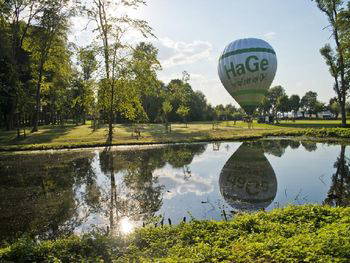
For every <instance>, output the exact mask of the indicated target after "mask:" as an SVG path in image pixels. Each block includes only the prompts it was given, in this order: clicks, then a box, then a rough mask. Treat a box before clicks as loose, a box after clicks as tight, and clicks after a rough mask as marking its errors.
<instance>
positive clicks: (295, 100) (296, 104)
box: [289, 95, 300, 114]
mask: <svg viewBox="0 0 350 263" xmlns="http://www.w3.org/2000/svg"><path fill="white" fill-rule="evenodd" d="M289 105H290V110H292V111H293V112H294V114H296V113H297V112H298V111H299V108H300V97H299V96H298V95H291V96H290V98H289Z"/></svg>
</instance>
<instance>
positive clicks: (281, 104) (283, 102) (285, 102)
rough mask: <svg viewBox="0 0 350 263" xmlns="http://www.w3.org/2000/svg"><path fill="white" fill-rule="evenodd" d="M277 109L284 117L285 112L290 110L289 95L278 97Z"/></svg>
mask: <svg viewBox="0 0 350 263" xmlns="http://www.w3.org/2000/svg"><path fill="white" fill-rule="evenodd" d="M276 110H278V111H280V112H282V114H283V117H284V113H285V112H289V111H290V104H289V98H288V96H287V95H283V96H280V97H278V98H277V103H276Z"/></svg>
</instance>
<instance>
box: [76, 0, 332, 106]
mask: <svg viewBox="0 0 350 263" xmlns="http://www.w3.org/2000/svg"><path fill="white" fill-rule="evenodd" d="M133 15H136V16H138V17H140V18H142V19H145V20H146V21H148V23H149V25H150V26H151V27H152V28H153V33H154V34H155V35H156V37H157V39H149V41H151V42H152V43H153V44H154V45H155V46H156V47H157V48H158V49H159V60H160V62H161V64H162V67H163V70H162V71H161V72H159V73H158V76H159V78H160V79H161V80H162V81H164V82H165V83H168V82H169V81H170V80H171V79H173V78H181V76H182V72H183V71H185V70H186V71H187V72H188V73H189V74H190V75H191V80H190V84H191V85H192V88H193V89H194V90H199V91H202V92H203V93H204V94H205V95H206V97H207V100H208V102H210V103H211V104H212V105H217V104H228V103H233V104H235V102H234V99H233V98H232V97H231V96H230V95H229V94H228V93H227V91H226V90H225V89H224V87H223V86H222V84H221V82H220V80H219V77H218V74H217V63H218V58H219V56H220V54H221V52H222V51H223V49H224V48H225V46H226V45H228V44H229V43H230V42H232V41H234V40H237V39H240V38H246V37H255V38H261V39H264V40H266V41H268V42H269V43H270V44H271V45H272V47H273V48H274V49H275V51H276V53H277V59H278V69H277V74H276V78H275V80H274V82H273V84H272V85H273V86H274V85H281V86H283V87H284V88H285V90H286V93H287V94H288V95H292V94H298V95H299V96H303V95H304V94H305V93H306V92H307V91H310V90H312V91H316V92H317V93H318V95H319V100H321V101H323V102H328V101H329V99H330V98H331V97H334V96H335V93H334V91H333V88H332V87H333V80H332V78H331V76H330V74H329V71H328V68H327V66H326V64H325V63H324V60H323V58H322V57H321V55H320V53H319V49H320V48H321V47H322V46H324V45H325V44H326V43H332V39H331V38H330V36H331V33H330V31H329V30H328V29H324V28H325V27H327V25H328V21H327V19H326V17H325V15H324V14H323V13H321V12H320V11H319V10H318V8H317V6H316V4H315V2H312V1H311V0H284V1H281V0H219V1H213V0H148V1H147V6H144V7H141V8H140V9H139V10H138V11H137V12H136V13H135V12H134V13H133ZM78 31H79V32H80V33H79V34H83V33H82V31H81V29H79V30H78ZM75 38H76V39H78V41H83V39H84V37H81V36H79V35H76V36H75Z"/></svg>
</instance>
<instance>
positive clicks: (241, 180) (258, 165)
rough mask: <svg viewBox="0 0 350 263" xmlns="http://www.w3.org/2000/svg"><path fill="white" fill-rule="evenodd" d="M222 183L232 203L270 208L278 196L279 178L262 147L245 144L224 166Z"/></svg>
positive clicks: (247, 208) (239, 206) (246, 208)
mask: <svg viewBox="0 0 350 263" xmlns="http://www.w3.org/2000/svg"><path fill="white" fill-rule="evenodd" d="M219 186H220V192H221V195H222V196H223V197H224V199H225V201H226V202H227V203H228V204H229V205H230V206H232V207H233V208H235V209H237V210H243V211H254V210H259V209H263V208H267V207H268V206H269V205H270V204H271V203H272V201H273V200H274V199H275V197H276V193H277V178H276V175H275V172H274V170H273V168H272V166H271V164H270V163H269V161H268V160H267V158H266V157H265V155H264V152H263V150H262V148H261V147H259V145H257V144H249V143H243V144H242V145H241V146H240V147H239V148H238V150H237V151H236V152H235V153H234V154H233V155H232V156H231V158H230V159H229V160H228V161H227V162H226V164H225V166H224V168H223V169H222V171H221V174H220V178H219Z"/></svg>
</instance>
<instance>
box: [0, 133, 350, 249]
mask: <svg viewBox="0 0 350 263" xmlns="http://www.w3.org/2000/svg"><path fill="white" fill-rule="evenodd" d="M301 144H302V146H303V147H300V145H301ZM216 146H218V144H216ZM216 146H215V147H216ZM209 147H210V148H209V150H208V151H207V153H206V154H205V155H203V158H199V159H198V161H197V162H196V164H193V159H194V157H195V156H198V155H201V154H202V153H203V152H204V151H205V150H206V148H207V145H206V144H187V145H172V146H164V147H150V148H147V149H140V148H137V147H136V148H134V149H133V148H131V149H130V148H128V149H126V150H118V151H116V150H114V149H110V148H107V149H105V151H102V152H101V151H96V152H92V151H82V152H80V151H61V152H55V153H52V154H51V153H47V152H46V153H40V154H30V155H29V154H18V155H8V156H6V155H4V156H1V158H0V245H1V244H2V243H3V242H6V241H11V240H14V239H16V238H18V237H20V236H22V235H23V234H26V235H29V236H31V237H36V238H38V239H54V238H57V237H60V236H64V235H69V234H72V233H74V232H79V231H89V230H91V227H92V226H93V225H96V226H98V227H99V226H101V228H102V229H103V230H104V231H106V226H108V227H109V232H110V233H111V234H117V233H127V232H130V231H132V229H133V227H134V226H135V224H136V225H142V223H143V222H144V223H148V222H152V220H154V216H155V215H157V214H158V213H159V211H162V209H163V208H162V206H163V193H165V194H166V195H168V197H169V198H173V199H172V201H174V202H173V204H175V206H174V207H175V210H176V209H177V206H176V205H179V206H183V207H185V208H186V207H187V206H186V205H187V204H186V205H184V203H183V200H195V199H191V198H193V197H194V196H197V197H198V196H202V195H204V194H205V195H208V196H210V195H214V196H218V195H219V196H220V193H218V195H216V192H215V193H214V192H213V191H214V190H210V191H198V192H196V190H198V189H199V188H200V186H199V185H200V183H203V182H204V181H205V180H206V181H205V182H206V183H207V184H208V185H210V186H212V188H210V189H214V187H215V182H217V181H216V180H217V179H216V178H215V177H211V175H208V174H209V170H207V167H210V169H212V170H210V173H213V174H212V175H213V176H216V175H218V173H219V172H218V171H217V170H216V169H217V162H216V161H218V160H219V158H226V157H223V156H224V154H226V153H227V151H228V150H229V147H221V148H220V150H219V152H216V151H213V150H215V149H217V148H218V147H216V148H215V147H214V149H213V150H212V145H209ZM288 147H290V149H297V148H301V150H303V148H304V149H305V150H307V151H315V150H316V149H317V145H316V143H314V142H301V143H300V142H298V141H295V140H259V141H256V142H249V143H248V142H245V143H243V144H242V145H241V147H239V149H238V150H237V151H236V152H235V153H234V154H233V155H232V156H231V158H230V159H229V161H227V163H226V165H225V167H224V169H223V170H222V172H221V174H220V179H219V181H220V191H221V195H222V196H223V198H224V199H225V200H227V203H228V204H230V205H232V206H233V207H234V208H235V209H243V210H244V209H245V210H257V209H263V208H266V207H267V206H268V205H269V204H270V203H271V202H273V200H274V198H275V196H276V191H277V179H276V175H275V172H274V170H273V168H272V166H271V164H270V163H269V161H268V159H267V158H266V157H265V155H266V156H267V155H273V156H276V157H282V156H283V154H285V153H286V152H287V151H289V150H290V149H288ZM287 149H288V150H287ZM345 150H346V147H345V146H341V151H340V155H339V157H338V158H337V161H336V162H335V163H334V167H335V169H336V171H335V173H334V174H333V176H332V184H331V186H330V190H329V193H328V197H327V198H326V200H325V201H324V203H326V204H330V205H341V206H347V205H349V204H350V179H349V178H350V171H349V163H350V162H349V159H348V158H346V156H345ZM213 155H215V156H217V157H219V158H216V161H215V160H214V162H211V157H212V156H213ZM270 157H271V156H270ZM214 159H215V158H214ZM207 165H208V166H207ZM198 166H201V167H200V168H199V167H198ZM202 166H203V167H202ZM218 169H220V168H218ZM169 171H170V173H171V174H168V172H169ZM192 171H195V173H193V174H192ZM177 173H178V174H177ZM158 178H159V179H158ZM179 178H180V179H179ZM160 182H162V183H164V185H166V186H167V189H166V190H165V188H164V187H163V186H162V185H160ZM175 184H177V185H176V187H174V185H175ZM186 187H188V188H190V189H191V191H178V192H176V190H174V189H180V188H181V189H183V188H186ZM215 191H216V190H215ZM282 191H283V190H282ZM165 194H164V200H170V199H166V198H167V196H165ZM186 195H188V196H187V197H186V198H189V199H182V198H183V197H184V196H186ZM206 197H207V196H203V198H204V200H205V198H206ZM219 198H220V200H222V199H221V197H219ZM322 198H323V197H322ZM199 199H202V197H199ZM317 200H319V199H317ZM164 202H165V201H164ZM176 202H178V203H176ZM191 202H193V201H191ZM192 207H193V206H192ZM165 209H167V208H164V211H165ZM194 209H196V208H194ZM189 212H191V211H189ZM181 213H182V212H181ZM181 216H182V215H181ZM181 218H182V217H181Z"/></svg>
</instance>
